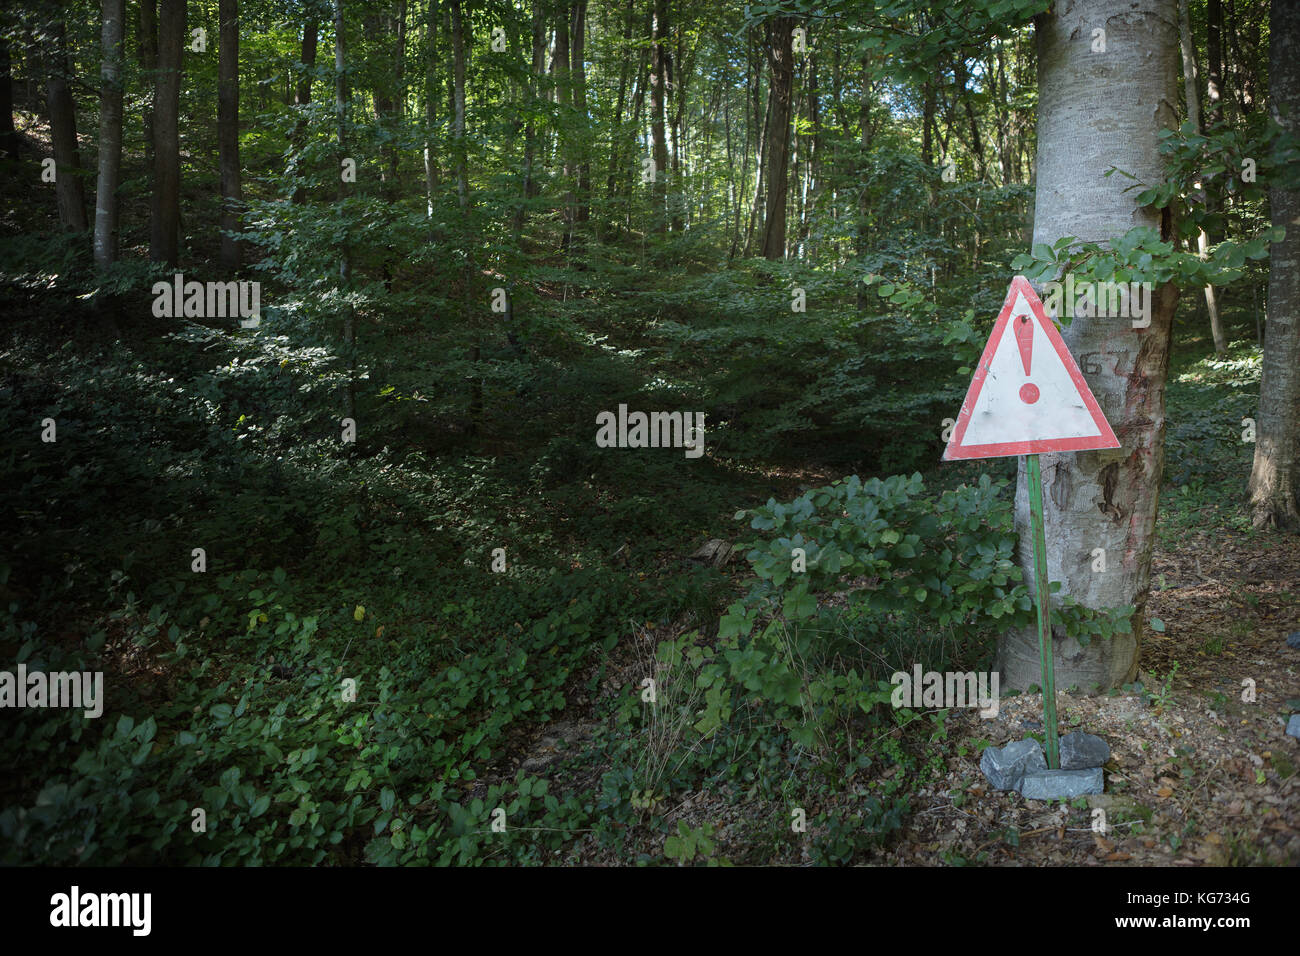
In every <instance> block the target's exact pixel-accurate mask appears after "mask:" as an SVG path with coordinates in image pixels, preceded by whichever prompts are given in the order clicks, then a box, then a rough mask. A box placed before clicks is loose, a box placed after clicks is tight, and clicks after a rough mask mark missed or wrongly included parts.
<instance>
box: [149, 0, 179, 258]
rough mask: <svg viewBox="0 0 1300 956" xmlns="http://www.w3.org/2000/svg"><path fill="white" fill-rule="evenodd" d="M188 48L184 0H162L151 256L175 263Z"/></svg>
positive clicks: (151, 218)
mask: <svg viewBox="0 0 1300 956" xmlns="http://www.w3.org/2000/svg"><path fill="white" fill-rule="evenodd" d="M184 48H185V0H161V6H160V7H159V15H158V71H157V73H158V75H157V81H156V83H155V84H154V97H153V134H154V135H153V204H152V208H151V215H150V217H149V258H150V259H152V260H153V261H154V262H161V263H165V264H166V265H169V266H174V265H176V263H177V261H178V259H179V258H180V241H181V144H180V122H179V118H180V101H181V69H182V56H183V55H184V54H183V51H184Z"/></svg>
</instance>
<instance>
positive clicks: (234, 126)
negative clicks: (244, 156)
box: [217, 0, 244, 270]
mask: <svg viewBox="0 0 1300 956" xmlns="http://www.w3.org/2000/svg"><path fill="white" fill-rule="evenodd" d="M217 18H218V20H219V25H218V30H219V38H218V42H219V43H220V44H221V50H220V53H219V55H218V65H217V152H218V156H217V166H218V169H219V170H220V175H221V265H222V267H223V268H226V269H231V270H234V269H238V268H239V265H240V259H241V249H240V244H239V240H238V238H237V237H236V235H235V234H236V233H238V232H239V231H240V229H241V225H240V218H239V205H240V203H242V202H243V200H244V188H243V183H242V181H241V177H240V168H239V0H220V2H219V3H218V5H217Z"/></svg>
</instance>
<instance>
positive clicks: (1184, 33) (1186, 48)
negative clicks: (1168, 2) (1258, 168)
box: [1178, 0, 1228, 355]
mask: <svg viewBox="0 0 1300 956" xmlns="http://www.w3.org/2000/svg"><path fill="white" fill-rule="evenodd" d="M1178 46H1179V49H1180V50H1181V51H1182V56H1183V96H1184V98H1185V100H1186V102H1187V118H1188V120H1190V121H1191V124H1192V126H1193V127H1194V128H1195V129H1196V132H1197V133H1198V134H1199V133H1200V132H1201V87H1200V81H1199V76H1200V73H1199V71H1198V69H1197V66H1196V44H1195V43H1194V42H1193V39H1192V23H1191V18H1190V17H1189V16H1188V13H1187V0H1178ZM1200 186H1201V184H1200V183H1197V184H1196V187H1197V188H1200ZM1196 252H1197V254H1198V255H1199V256H1200V257H1201V258H1202V259H1205V258H1208V257H1209V254H1210V239H1209V236H1208V235H1207V234H1206V232H1205V230H1204V229H1198V230H1196ZM1204 292H1205V311H1206V312H1207V313H1208V314H1209V317H1210V335H1211V337H1212V338H1213V339H1214V351H1215V352H1216V353H1217V354H1218V355H1227V354H1228V338H1227V336H1226V335H1224V333H1223V322H1222V321H1220V319H1219V300H1218V297H1217V296H1216V295H1215V293H1214V286H1212V285H1207V286H1206V287H1205V290H1204Z"/></svg>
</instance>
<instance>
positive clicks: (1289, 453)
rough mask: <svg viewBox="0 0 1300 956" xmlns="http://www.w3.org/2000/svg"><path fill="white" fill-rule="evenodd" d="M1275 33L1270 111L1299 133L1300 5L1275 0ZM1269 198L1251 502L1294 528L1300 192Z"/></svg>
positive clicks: (1298, 524) (1299, 396) (1266, 520)
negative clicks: (1272, 237) (1270, 231)
mask: <svg viewBox="0 0 1300 956" xmlns="http://www.w3.org/2000/svg"><path fill="white" fill-rule="evenodd" d="M1269 34H1270V39H1269V112H1270V113H1271V114H1272V115H1273V119H1274V120H1276V121H1277V122H1278V123H1279V124H1280V125H1281V126H1282V128H1283V129H1284V130H1286V131H1287V132H1288V133H1290V134H1291V135H1293V136H1294V135H1300V5H1297V4H1295V3H1291V2H1289V0H1273V2H1272V4H1271V10H1270V18H1269ZM1268 202H1269V206H1270V207H1271V209H1272V214H1273V223H1274V224H1275V225H1278V226H1283V227H1284V228H1285V229H1286V235H1285V236H1284V237H1283V238H1282V239H1280V240H1278V241H1277V242H1275V243H1273V245H1272V248H1271V249H1270V255H1269V270H1268V321H1267V324H1266V325H1265V327H1264V370H1263V378H1262V381H1261V382H1260V386H1259V423H1258V434H1257V435H1256V441H1255V461H1254V464H1253V467H1252V468H1251V472H1250V508H1251V512H1252V518H1253V522H1254V525H1255V527H1257V528H1263V527H1270V526H1272V527H1277V528H1285V529H1289V530H1295V529H1300V502H1297V494H1298V493H1300V474H1298V472H1300V193H1297V192H1294V191H1291V190H1288V189H1283V188H1280V187H1276V186H1275V187H1272V188H1270V189H1269V192H1268Z"/></svg>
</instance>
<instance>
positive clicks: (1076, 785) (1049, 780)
mask: <svg viewBox="0 0 1300 956" xmlns="http://www.w3.org/2000/svg"><path fill="white" fill-rule="evenodd" d="M1103 783H1104V780H1103V777H1102V772H1101V768H1100V767H1093V768H1092V769H1090V770H1032V771H1030V772H1029V773H1027V774H1025V776H1024V779H1022V780H1021V781H1020V795H1021V796H1022V797H1024V798H1025V799H1026V800H1072V799H1074V798H1075V797H1082V796H1084V795H1085V794H1089V793H1101V792H1102V785H1103Z"/></svg>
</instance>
